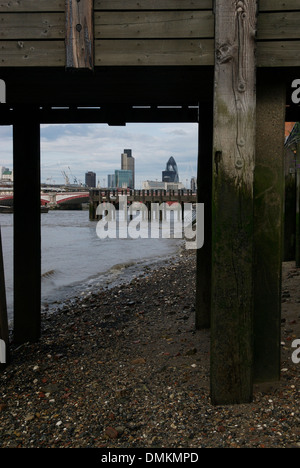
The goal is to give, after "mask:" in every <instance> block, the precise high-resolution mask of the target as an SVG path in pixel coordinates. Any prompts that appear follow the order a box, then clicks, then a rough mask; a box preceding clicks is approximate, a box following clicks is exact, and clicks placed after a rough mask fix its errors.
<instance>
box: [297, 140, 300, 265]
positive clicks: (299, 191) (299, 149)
mask: <svg viewBox="0 0 300 468" xmlns="http://www.w3.org/2000/svg"><path fill="white" fill-rule="evenodd" d="M296 267H297V268H300V141H298V143H297V153H296Z"/></svg>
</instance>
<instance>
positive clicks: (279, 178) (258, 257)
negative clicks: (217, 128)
mask: <svg viewBox="0 0 300 468" xmlns="http://www.w3.org/2000/svg"><path fill="white" fill-rule="evenodd" d="M268 77H269V75H267V76H266V77H263V76H262V77H261V79H259V80H258V86H257V137H256V165H255V177H254V252H255V255H254V259H255V260H254V268H255V270H254V381H255V382H271V381H278V380H279V379H280V364H281V362H280V360H281V359H280V358H281V356H280V354H281V351H280V349H281V346H280V341H281V340H280V337H281V336H280V335H281V282H282V261H283V204H284V127H285V125H284V124H285V108H286V89H285V84H284V83H283V84H281V83H280V81H279V82H276V78H275V79H274V75H273V77H272V79H267V78H268ZM269 78H270V77H269Z"/></svg>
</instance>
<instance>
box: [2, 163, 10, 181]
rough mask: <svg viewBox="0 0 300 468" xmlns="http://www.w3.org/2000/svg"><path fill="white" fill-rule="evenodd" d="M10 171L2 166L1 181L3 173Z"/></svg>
mask: <svg viewBox="0 0 300 468" xmlns="http://www.w3.org/2000/svg"><path fill="white" fill-rule="evenodd" d="M6 171H9V168H8V167H4V166H0V179H2V176H3V173H4V172H6Z"/></svg>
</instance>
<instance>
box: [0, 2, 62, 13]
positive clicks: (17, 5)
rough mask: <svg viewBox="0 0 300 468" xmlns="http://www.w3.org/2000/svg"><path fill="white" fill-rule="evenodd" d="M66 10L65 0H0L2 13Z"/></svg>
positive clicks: (0, 11)
mask: <svg viewBox="0 0 300 468" xmlns="http://www.w3.org/2000/svg"><path fill="white" fill-rule="evenodd" d="M25 11H31V12H32V11H65V0H0V13H4V12H8V13H15V12H25Z"/></svg>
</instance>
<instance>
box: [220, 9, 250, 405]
mask: <svg viewBox="0 0 300 468" xmlns="http://www.w3.org/2000/svg"><path fill="white" fill-rule="evenodd" d="M256 13H257V1H254V0H252V1H244V2H228V0H217V1H216V3H215V14H216V20H215V24H216V27H215V31H216V33H215V34H216V63H215V94H214V147H213V155H214V171H213V197H212V204H213V233H212V246H213V253H212V318H211V398H212V402H213V403H214V404H234V403H248V402H250V401H251V400H252V389H253V385H252V370H253V348H252V342H253V182H254V165H255V134H256V125H255V121H256V94H255V82H256V62H255V33H256Z"/></svg>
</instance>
